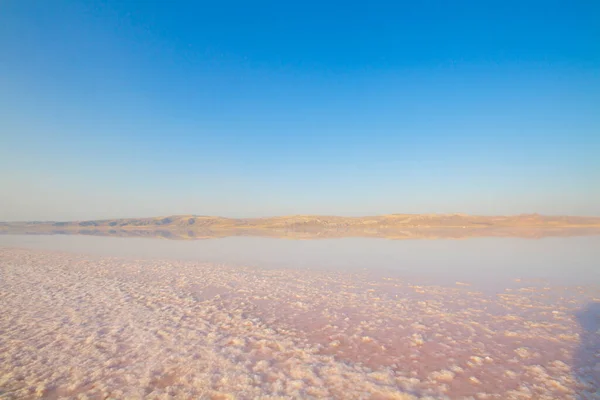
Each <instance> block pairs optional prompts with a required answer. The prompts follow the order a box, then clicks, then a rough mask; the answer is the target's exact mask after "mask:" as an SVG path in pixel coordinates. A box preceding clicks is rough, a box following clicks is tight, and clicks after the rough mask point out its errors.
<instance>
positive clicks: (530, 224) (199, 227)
mask: <svg viewBox="0 0 600 400" xmlns="http://www.w3.org/2000/svg"><path fill="white" fill-rule="evenodd" d="M0 233H4V234H55V235H56V234H62V235H94V236H117V237H119V236H122V237H161V238H167V239H180V240H190V239H208V238H221V237H229V236H260V237H274V238H287V239H322V238H342V237H373V238H387V239H463V238H470V237H523V238H541V237H547V236H582V235H595V234H598V233H600V217H569V216H564V217H560V216H558V217H557V216H542V215H538V214H530V215H515V216H495V217H489V216H469V215H464V214H425V215H423V214H391V215H382V216H373V217H335V216H311V215H299V216H286V217H268V218H223V217H203V216H195V215H183V216H170V217H157V218H125V219H114V220H93V221H70V222H37V221H36V222H14V223H8V222H4V223H0Z"/></svg>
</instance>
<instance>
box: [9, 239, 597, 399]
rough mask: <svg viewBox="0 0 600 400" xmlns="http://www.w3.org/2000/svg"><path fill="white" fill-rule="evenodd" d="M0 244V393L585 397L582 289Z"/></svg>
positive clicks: (590, 339) (590, 346)
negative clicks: (480, 287)
mask: <svg viewBox="0 0 600 400" xmlns="http://www.w3.org/2000/svg"><path fill="white" fill-rule="evenodd" d="M522 289H523V290H508V291H506V292H505V293H502V294H499V295H490V294H484V293H481V292H477V291H476V290H474V289H473V287H471V286H466V285H451V286H448V287H445V286H424V285H420V286H416V285H412V284H410V283H408V282H404V281H402V280H400V279H397V278H384V279H381V278H374V277H369V276H368V275H366V274H358V273H352V274H351V273H347V274H345V273H341V272H318V271H297V270H284V269H281V270H273V269H270V270H262V269H257V268H246V267H233V266H226V265H214V264H201V263H197V262H182V261H167V260H163V261H160V260H133V259H125V258H109V257H96V256H83V255H75V254H69V253H58V252H50V251H37V250H24V249H18V248H0V398H2V399H36V398H44V399H58V398H80V399H84V398H86V399H109V398H112V399H123V398H134V399H137V398H148V399H167V398H169V399H173V398H175V399H189V398H206V399H228V398H239V399H246V398H247V399H250V398H264V399H269V398H272V399H275V398H277V399H280V398H345V399H347V398H350V399H352V398H362V399H416V398H423V399H597V398H600V396H599V394H600V392H599V391H598V388H599V386H598V385H599V383H600V366H599V365H600V364H599V361H600V360H599V359H598V354H597V350H598V348H600V346H599V345H600V335H599V334H598V332H589V331H586V330H585V329H584V328H583V327H582V326H581V325H580V323H579V322H578V319H577V317H576V315H577V313H578V312H579V311H580V310H582V309H583V308H584V307H585V306H586V305H588V304H589V303H590V301H592V300H593V299H594V298H596V299H597V298H598V297H599V293H598V289H597V288H596V287H589V288H588V287H575V288H563V287H560V288H558V287H555V288H539V287H526V288H522Z"/></svg>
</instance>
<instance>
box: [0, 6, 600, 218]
mask: <svg viewBox="0 0 600 400" xmlns="http://www.w3.org/2000/svg"><path fill="white" fill-rule="evenodd" d="M599 18H600V3H598V2H592V1H587V2H583V1H581V2H580V1H572V2H567V1H564V2H561V1H550V2H548V1H543V2H542V1H539V2H538V1H519V2H517V1H503V2H499V1H498V2H495V1H491V2H481V1H455V2H441V1H439V2H434V1H424V2H387V1H386V2H381V3H377V2H368V3H367V2H327V4H323V2H316V1H315V2H313V1H304V2H297V4H294V3H293V2H226V1H225V2H210V3H209V2H177V1H174V2H164V1H156V2H152V1H143V2H142V1H129V2H127V1H110V0H107V1H79V2H78V1H60V0H56V1H52V2H41V1H29V0H23V1H3V2H0V88H1V89H0V168H1V169H0V185H1V186H0V187H2V190H1V191H0V220H20V219H85V218H105V217H107V218H108V217H126V216H151V215H168V214H188V213H193V214H202V215H224V216H262V215H282V214H304V213H316V214H340V215H363V214H383V213H394V212H411V213H421V212H427V213H429V212H440V213H442V212H466V213H474V214H514V213H527V212H540V213H546V214H580V215H586V214H587V215H600V23H599Z"/></svg>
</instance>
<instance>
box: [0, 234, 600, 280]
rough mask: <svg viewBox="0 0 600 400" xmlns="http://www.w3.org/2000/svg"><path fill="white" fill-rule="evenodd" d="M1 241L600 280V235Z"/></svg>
mask: <svg viewBox="0 0 600 400" xmlns="http://www.w3.org/2000/svg"><path fill="white" fill-rule="evenodd" d="M0 246H17V247H28V248H36V249H48V250H63V251H73V252H79V253H85V254H96V255H105V256H124V257H140V258H163V259H177V260H193V261H201V262H212V263H224V264H232V265H244V266H257V267H263V268H295V269H311V270H321V271H339V272H357V271H365V270H366V271H369V272H370V273H373V274H384V275H386V276H394V277H402V278H409V279H415V280H417V281H419V282H422V283H434V284H453V283H455V282H456V281H459V282H464V283H471V284H475V285H478V286H480V288H481V289H486V288H495V289H501V290H502V289H504V287H505V286H506V285H511V284H513V283H514V280H515V279H521V280H525V281H528V283H534V282H537V283H549V284H561V285H563V284H568V285H581V284H590V283H596V284H600V267H599V265H600V236H588V237H567V238H544V239H521V238H473V239H467V240H408V241H407V240H396V241H395V240H386V239H372V238H344V239H323V240H284V239H272V238H260V237H229V238H223V239H208V240H192V241H176V240H165V239H150V238H114V237H97V236H62V235H54V236H33V235H30V236H28V235H6V236H0Z"/></svg>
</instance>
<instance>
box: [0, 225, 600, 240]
mask: <svg viewBox="0 0 600 400" xmlns="http://www.w3.org/2000/svg"><path fill="white" fill-rule="evenodd" d="M0 233H3V234H26V235H88V236H109V237H140V238H144V237H146V238H162V239H170V240H202V239H217V238H225V237H232V236H253V237H270V238H279V239H290V240H316V239H334V238H350V237H357V238H358V237H362V238H380V239H390V240H410V239H412V240H417V239H456V240H458V239H469V238H476V237H498V238H502V237H506V238H509V237H516V238H527V239H540V238H544V237H569V236H591V235H600V228H512V229H509V228H485V229H468V228H466V229H461V228H421V229H406V230H356V229H354V230H342V229H337V230H318V229H312V230H280V229H243V230H228V231H210V230H201V231H191V230H190V231H187V232H186V231H179V230H169V229H159V230H152V229H118V230H117V229H111V230H101V229H71V230H64V229H63V230H47V231H46V230H39V231H38V230H5V231H1V232H0Z"/></svg>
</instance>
